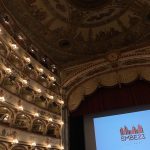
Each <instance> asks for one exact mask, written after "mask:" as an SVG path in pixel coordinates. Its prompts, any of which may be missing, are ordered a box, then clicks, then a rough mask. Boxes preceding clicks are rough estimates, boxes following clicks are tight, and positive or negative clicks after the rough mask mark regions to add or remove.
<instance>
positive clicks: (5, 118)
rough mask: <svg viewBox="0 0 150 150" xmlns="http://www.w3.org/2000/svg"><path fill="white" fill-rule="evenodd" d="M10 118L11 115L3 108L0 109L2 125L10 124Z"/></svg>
mask: <svg viewBox="0 0 150 150" xmlns="http://www.w3.org/2000/svg"><path fill="white" fill-rule="evenodd" d="M11 118H13V114H12V112H11V111H10V109H8V108H7V107H5V106H2V107H0V122H1V123H4V124H9V123H10V122H11Z"/></svg>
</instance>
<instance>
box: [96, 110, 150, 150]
mask: <svg viewBox="0 0 150 150" xmlns="http://www.w3.org/2000/svg"><path fill="white" fill-rule="evenodd" d="M138 124H140V125H142V126H143V130H144V134H145V137H146V139H142V140H131V141H129V140H128V141H121V135H120V128H121V127H124V126H127V127H128V129H129V130H131V128H132V126H135V127H136V128H137V126H138ZM94 129H95V138H96V147H97V150H150V110H146V111H139V112H132V113H127V114H120V115H113V116H107V117H99V118H94Z"/></svg>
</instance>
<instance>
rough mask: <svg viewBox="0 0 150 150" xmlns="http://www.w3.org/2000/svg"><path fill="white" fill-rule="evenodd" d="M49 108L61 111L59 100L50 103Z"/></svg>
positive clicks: (56, 111)
mask: <svg viewBox="0 0 150 150" xmlns="http://www.w3.org/2000/svg"><path fill="white" fill-rule="evenodd" d="M48 109H49V110H50V111H51V112H53V113H55V114H60V113H61V106H60V105H59V104H57V102H50V103H49V105H48Z"/></svg>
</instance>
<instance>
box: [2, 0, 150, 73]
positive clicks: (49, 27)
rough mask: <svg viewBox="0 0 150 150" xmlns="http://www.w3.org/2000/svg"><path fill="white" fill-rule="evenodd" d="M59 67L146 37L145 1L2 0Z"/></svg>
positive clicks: (149, 18)
mask: <svg viewBox="0 0 150 150" xmlns="http://www.w3.org/2000/svg"><path fill="white" fill-rule="evenodd" d="M1 2H3V4H4V5H5V7H6V9H7V10H8V11H9V13H10V15H11V16H13V17H14V19H15V20H16V22H17V23H18V25H19V26H20V28H21V30H22V31H23V32H24V33H25V35H27V36H28V37H29V38H30V40H31V41H32V42H33V43H34V44H35V45H36V46H37V47H39V49H41V48H42V50H41V52H44V53H46V54H47V55H48V57H49V58H51V59H52V60H53V61H54V62H55V64H57V65H58V66H59V67H60V68H61V69H62V70H64V69H66V68H69V67H72V66H76V65H79V64H81V63H86V62H89V61H91V60H95V59H98V58H100V57H101V56H104V55H106V54H108V53H110V52H112V51H119V52H121V51H125V50H126V48H128V47H130V46H134V45H138V44H140V43H143V42H144V43H148V42H149V41H150V1H149V0H22V1H19V0H1Z"/></svg>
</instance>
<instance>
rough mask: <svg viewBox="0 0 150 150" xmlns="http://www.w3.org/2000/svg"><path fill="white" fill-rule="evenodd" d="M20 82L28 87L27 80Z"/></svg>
mask: <svg viewBox="0 0 150 150" xmlns="http://www.w3.org/2000/svg"><path fill="white" fill-rule="evenodd" d="M20 81H21V82H22V84H24V85H27V84H28V81H27V80H25V79H20Z"/></svg>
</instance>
